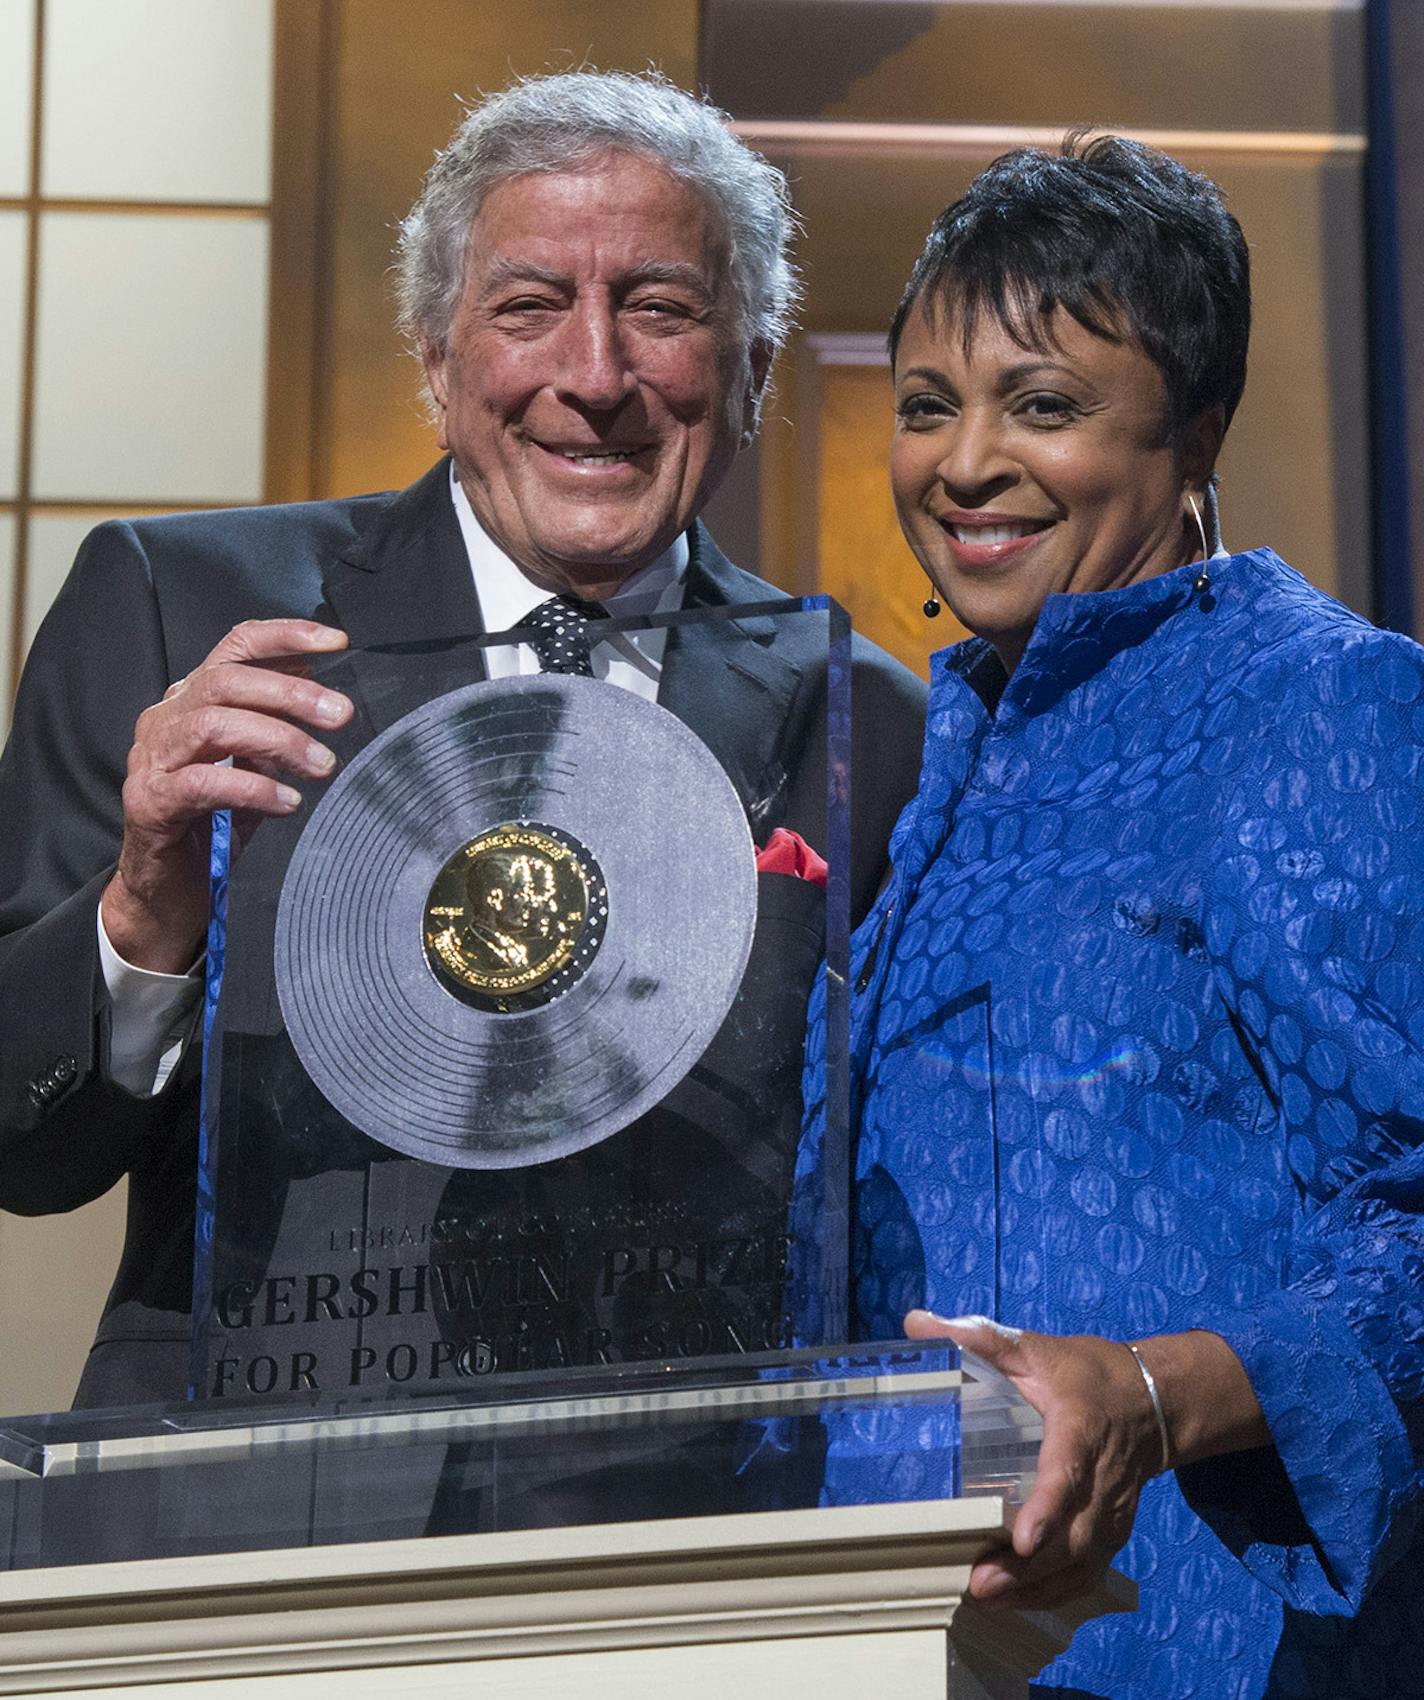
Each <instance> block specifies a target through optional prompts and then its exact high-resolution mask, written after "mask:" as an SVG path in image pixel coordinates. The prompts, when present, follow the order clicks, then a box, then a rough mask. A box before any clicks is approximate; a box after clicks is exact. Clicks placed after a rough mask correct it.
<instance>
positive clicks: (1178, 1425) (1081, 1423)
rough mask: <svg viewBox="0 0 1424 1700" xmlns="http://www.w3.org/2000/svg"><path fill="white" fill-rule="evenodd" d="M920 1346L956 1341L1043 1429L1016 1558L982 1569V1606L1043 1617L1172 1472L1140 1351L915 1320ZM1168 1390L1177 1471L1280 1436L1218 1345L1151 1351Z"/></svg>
mask: <svg viewBox="0 0 1424 1700" xmlns="http://www.w3.org/2000/svg"><path fill="white" fill-rule="evenodd" d="M905 1332H906V1334H908V1335H909V1337H910V1338H911V1339H912V1340H925V1339H932V1338H943V1337H945V1336H948V1337H949V1338H950V1339H952V1340H953V1341H954V1342H955V1344H956V1345H959V1346H962V1347H963V1348H964V1349H965V1351H968V1352H972V1353H973V1354H974V1355H975V1357H978V1358H982V1359H983V1360H984V1362H985V1363H987V1364H988V1365H990V1367H991V1368H993V1369H996V1370H997V1371H998V1372H999V1374H1000V1375H1002V1376H1004V1377H1006V1378H1007V1379H1008V1380H1009V1381H1011V1382H1013V1384H1014V1386H1015V1387H1016V1388H1017V1389H1018V1391H1019V1392H1020V1393H1021V1394H1022V1395H1023V1397H1024V1398H1025V1399H1026V1400H1027V1401H1028V1403H1029V1404H1030V1405H1032V1406H1033V1408H1034V1409H1035V1410H1036V1411H1037V1412H1038V1413H1039V1414H1040V1415H1041V1416H1042V1418H1043V1444H1042V1446H1041V1448H1040V1449H1039V1455H1038V1479H1037V1481H1036V1482H1035V1484H1034V1488H1033V1492H1032V1493H1031V1494H1030V1495H1029V1497H1028V1498H1027V1499H1026V1500H1025V1501H1024V1503H1023V1504H1022V1505H1021V1506H1020V1507H1019V1510H1018V1513H1017V1515H1016V1516H1015V1518H1014V1526H1013V1532H1012V1545H1011V1546H1010V1547H1009V1548H1007V1549H1005V1550H1003V1551H1000V1552H997V1553H994V1554H993V1555H991V1556H990V1557H988V1558H984V1559H981V1560H980V1562H979V1563H978V1564H976V1565H975V1566H974V1570H973V1573H972V1574H971V1576H970V1581H969V1592H970V1594H971V1595H972V1596H973V1597H974V1598H975V1599H978V1600H985V1601H989V1600H994V1601H1001V1602H1002V1603H1003V1604H1005V1605H1012V1606H1016V1607H1023V1608H1029V1609H1043V1608H1048V1607H1052V1606H1056V1605H1060V1604H1062V1603H1063V1601H1065V1600H1068V1599H1071V1598H1073V1596H1074V1595H1076V1594H1081V1593H1083V1592H1084V1591H1085V1590H1086V1589H1088V1588H1091V1587H1092V1586H1093V1584H1094V1583H1095V1582H1096V1581H1097V1580H1098V1578H1099V1577H1100V1576H1101V1575H1102V1574H1103V1572H1104V1571H1105V1570H1106V1569H1107V1567H1108V1565H1109V1564H1110V1563H1111V1562H1112V1558H1113V1555H1114V1554H1115V1553H1116V1552H1117V1551H1118V1550H1119V1548H1120V1547H1121V1546H1122V1545H1123V1543H1124V1542H1125V1541H1126V1540H1127V1537H1128V1536H1129V1535H1130V1534H1131V1533H1132V1523H1133V1519H1134V1517H1135V1516H1136V1515H1137V1501H1138V1496H1139V1495H1140V1494H1141V1492H1142V1488H1143V1486H1144V1484H1145V1483H1146V1482H1148V1481H1149V1480H1150V1479H1151V1478H1152V1477H1153V1476H1154V1475H1156V1474H1157V1473H1158V1472H1159V1471H1160V1470H1161V1469H1162V1468H1163V1464H1164V1458H1163V1437H1162V1430H1161V1428H1160V1427H1159V1425H1158V1421H1157V1414H1156V1411H1155V1410H1154V1408H1153V1403H1152V1397H1151V1395H1150V1393H1149V1392H1148V1389H1147V1383H1146V1380H1145V1378H1144V1376H1143V1374H1142V1371H1141V1369H1139V1367H1138V1364H1137V1361H1136V1360H1135V1359H1134V1357H1133V1355H1132V1352H1131V1351H1130V1350H1129V1348H1128V1347H1127V1346H1125V1345H1123V1344H1122V1343H1121V1342H1120V1341H1116V1340H1103V1339H1099V1338H1098V1337H1097V1336H1096V1335H1092V1334H1076V1335H1057V1334H1035V1333H1032V1332H1030V1331H1029V1330H1027V1329H1024V1330H1020V1329H1015V1328H1006V1327H1004V1326H1003V1325H1002V1324H1001V1323H997V1322H992V1321H990V1320H989V1319H988V1318H987V1317H977V1316H976V1317H940V1316H935V1315H933V1314H932V1313H931V1312H929V1311H924V1310H912V1311H911V1312H910V1314H909V1315H908V1316H907V1317H906V1318H905ZM1141 1350H1142V1354H1143V1360H1144V1362H1145V1363H1146V1364H1147V1365H1148V1367H1149V1369H1150V1370H1151V1372H1152V1375H1153V1379H1154V1380H1155V1381H1156V1383H1157V1386H1158V1389H1159V1396H1160V1398H1161V1400H1162V1403H1163V1407H1164V1411H1165V1420H1166V1424H1167V1431H1168V1435H1169V1437H1170V1438H1169V1445H1170V1452H1171V1457H1170V1462H1171V1463H1172V1464H1174V1465H1175V1464H1179V1463H1187V1462H1190V1461H1192V1460H1194V1459H1196V1458H1204V1457H1210V1456H1212V1455H1213V1454H1215V1453H1218V1452H1231V1451H1237V1450H1240V1449H1243V1448H1245V1447H1248V1446H1261V1445H1265V1444H1267V1443H1268V1442H1269V1439H1270V1436H1269V1434H1268V1432H1267V1430H1266V1427H1265V1422H1264V1419H1263V1418H1262V1416H1261V1410H1260V1406H1259V1405H1258V1404H1257V1403H1256V1399H1255V1395H1254V1394H1253V1393H1252V1391H1251V1387H1250V1383H1249V1382H1248V1381H1247V1380H1246V1374H1245V1371H1244V1370H1243V1369H1242V1367H1241V1364H1240V1361H1239V1359H1238V1358H1237V1357H1236V1355H1235V1353H1234V1352H1232V1350H1231V1348H1230V1347H1229V1346H1228V1345H1227V1344H1226V1342H1225V1341H1224V1340H1223V1339H1222V1338H1221V1337H1220V1336H1219V1335H1216V1334H1209V1333H1205V1332H1202V1331H1193V1332H1191V1333H1188V1334H1173V1335H1161V1336H1159V1337H1157V1338H1156V1339H1153V1340H1149V1341H1143V1342H1141Z"/></svg>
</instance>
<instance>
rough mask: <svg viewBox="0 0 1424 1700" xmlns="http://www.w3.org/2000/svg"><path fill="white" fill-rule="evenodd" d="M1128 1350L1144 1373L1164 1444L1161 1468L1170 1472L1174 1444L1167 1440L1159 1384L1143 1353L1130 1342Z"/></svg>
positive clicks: (1153, 1412) (1160, 1437)
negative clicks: (1144, 1360) (1143, 1359)
mask: <svg viewBox="0 0 1424 1700" xmlns="http://www.w3.org/2000/svg"><path fill="white" fill-rule="evenodd" d="M1127 1349H1128V1351H1129V1352H1131V1353H1132V1355H1133V1357H1134V1358H1136V1359H1137V1367H1138V1369H1140V1370H1141V1371H1142V1379H1143V1381H1144V1382H1145V1383H1146V1384H1147V1397H1148V1398H1149V1399H1150V1400H1151V1401H1152V1415H1153V1416H1154V1417H1156V1419H1157V1435H1158V1438H1159V1439H1160V1440H1161V1442H1162V1464H1161V1468H1162V1469H1163V1470H1164V1471H1165V1470H1170V1469H1171V1468H1172V1443H1171V1442H1170V1441H1169V1440H1168V1438H1167V1418H1166V1415H1165V1413H1164V1412H1163V1410H1162V1395H1161V1394H1160V1393H1159V1392H1158V1391H1157V1383H1156V1381H1155V1380H1154V1379H1153V1376H1152V1371H1151V1370H1150V1369H1148V1367H1147V1365H1146V1364H1145V1363H1143V1361H1142V1353H1141V1352H1139V1351H1138V1349H1137V1347H1136V1346H1134V1345H1132V1344H1131V1343H1130V1342H1129V1343H1128V1346H1127Z"/></svg>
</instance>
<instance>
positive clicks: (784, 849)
mask: <svg viewBox="0 0 1424 1700" xmlns="http://www.w3.org/2000/svg"><path fill="white" fill-rule="evenodd" d="M756 868H757V872H758V873H759V874H790V875H791V877H792V879H798V880H810V882H811V884H812V885H818V886H820V888H821V890H822V891H824V890H825V889H826V876H827V874H828V873H829V872H830V869H829V868H828V867H827V866H826V864H825V862H824V861H823V860H822V859H821V857H819V856H818V855H817V854H816V852H815V851H814V850H813V849H812V848H811V846H810V845H809V844H808V843H807V842H806V840H805V839H804V838H803V837H802V836H801V834H800V833H799V832H788V831H787V830H786V828H785V827H784V826H779V827H777V829H776V831H775V832H773V833H772V835H771V837H770V838H768V839H767V841H766V845H765V847H764V848H763V849H761V850H758V851H757V858H756Z"/></svg>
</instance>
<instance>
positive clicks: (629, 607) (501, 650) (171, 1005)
mask: <svg viewBox="0 0 1424 1700" xmlns="http://www.w3.org/2000/svg"><path fill="white" fill-rule="evenodd" d="M450 494H451V499H452V500H453V501H454V504H455V515H456V517H457V518H458V520H459V522H460V535H461V537H462V538H463V539H464V542H465V553H466V554H467V555H468V556H469V561H470V571H471V573H472V574H473V576H474V581H475V594H476V596H477V597H478V598H479V603H480V618H481V620H482V621H483V623H484V628H485V630H486V631H487V632H503V631H510V630H513V629H514V628H515V627H518V626H521V625H523V623H524V621H525V620H526V619H527V618H528V616H529V615H530V614H532V613H533V611H534V610H535V609H536V608H537V607H538V606H539V604H540V603H541V602H546V601H547V600H548V598H549V595H550V592H549V591H547V590H546V589H545V588H544V587H543V586H542V585H537V584H535V583H534V582H533V580H532V579H529V578H527V577H526V576H525V575H524V573H523V572H522V571H521V570H520V568H519V567H518V566H516V565H515V563H514V562H513V561H512V560H511V559H510V558H509V556H508V555H506V554H505V553H504V551H503V550H502V549H501V548H500V547H499V545H498V544H497V543H495V542H494V541H493V540H492V539H491V538H490V536H489V534H488V533H487V532H486V531H485V530H484V528H483V527H482V526H481V524H480V522H479V521H478V520H477V519H476V518H475V515H474V510H473V509H472V508H471V507H470V504H469V500H468V498H467V497H466V495H465V492H464V490H463V489H462V488H461V487H460V482H459V480H458V479H457V478H456V477H455V473H454V468H453V467H452V468H451V471H450ZM688 554H689V551H688V543H687V538H686V536H685V535H684V536H679V537H678V538H677V539H676V541H675V542H674V543H673V544H672V546H671V547H670V548H668V549H666V550H665V551H664V552H663V553H662V554H661V555H659V556H658V558H657V559H656V560H655V561H650V562H649V563H648V565H647V566H646V567H642V568H640V569H639V570H638V571H637V572H636V573H634V574H633V576H632V577H631V578H630V579H628V580H626V581H625V582H624V583H623V584H621V585H619V587H618V589H617V590H615V591H614V592H613V594H612V595H611V596H607V597H605V598H604V600H603V606H604V607H605V608H606V609H607V610H608V612H609V614H610V615H611V616H612V617H614V618H615V619H617V618H621V617H625V616H628V615H633V614H666V613H671V612H672V610H673V609H675V608H677V607H679V606H680V604H681V602H682V586H683V579H684V578H685V577H686V574H687V562H688ZM591 635H592V634H591ZM666 647H667V628H666V627H665V626H662V627H657V628H655V629H653V630H651V631H645V632H615V633H612V634H610V635H608V636H605V637H598V638H595V639H594V641H593V643H592V646H591V655H590V658H591V660H592V663H593V673H594V677H595V678H597V679H606V680H607V681H608V683H609V684H611V685H620V686H622V688H623V689H624V690H629V691H633V692H634V693H635V694H636V695H638V696H640V697H645V698H647V700H648V701H649V702H653V701H656V699H657V694H658V684H659V681H660V679H661V677H662V669H663V652H664V650H665V649H666ZM484 655H485V665H486V668H487V670H488V672H489V676H490V678H492V679H508V678H513V677H515V676H516V675H518V674H521V673H537V672H538V671H539V660H538V657H537V656H536V655H535V654H534V651H533V650H532V649H531V648H530V647H529V645H528V644H510V645H506V646H503V647H501V646H500V645H494V646H492V647H491V648H489V649H487V650H486V651H485V652H484ZM98 925H99V965H100V968H101V970H102V973H103V976H104V985H105V988H106V989H107V991H108V997H109V1006H110V1023H109V1068H108V1072H109V1078H110V1079H111V1080H112V1081H113V1082H114V1083H115V1084H116V1085H118V1086H122V1087H123V1088H124V1089H125V1090H126V1091H129V1092H132V1093H134V1094H135V1095H137V1096H140V1097H142V1096H145V1095H149V1094H152V1093H155V1092H161V1091H162V1090H163V1086H164V1084H165V1082H166V1081H167V1079H168V1077H169V1075H170V1074H171V1073H172V1072H173V1070H174V1068H175V1067H176V1066H177V1064H178V1061H179V1058H180V1057H181V1056H182V1055H183V1049H184V1047H185V1046H186V1045H187V1043H188V1041H189V1040H190V1039H191V1037H192V1035H193V1030H194V1027H195V1026H196V1023H197V1018H198V1004H199V1000H200V998H201V995H202V989H203V975H202V968H203V965H202V961H201V960H199V961H198V962H197V963H196V964H195V965H194V966H193V968H192V969H191V970H190V971H189V972H188V973H187V974H154V973H152V972H150V971H149V970H148V969H146V968H136V967H134V965H133V964H132V963H130V962H126V961H125V960H124V959H123V957H121V956H120V955H119V953H118V952H117V951H116V950H115V949H114V947H113V945H112V944H111V943H110V942H109V936H108V934H107V933H106V932H105V931H104V917H103V913H102V911H101V912H100V914H99V922H98Z"/></svg>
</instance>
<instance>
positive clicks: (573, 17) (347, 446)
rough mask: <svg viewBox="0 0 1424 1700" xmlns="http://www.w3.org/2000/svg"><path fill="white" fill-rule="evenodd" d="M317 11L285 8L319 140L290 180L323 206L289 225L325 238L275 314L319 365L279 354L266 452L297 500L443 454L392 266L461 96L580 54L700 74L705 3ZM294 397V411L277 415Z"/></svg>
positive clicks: (292, 64)
mask: <svg viewBox="0 0 1424 1700" xmlns="http://www.w3.org/2000/svg"><path fill="white" fill-rule="evenodd" d="M317 10H318V8H317V7H316V6H315V5H312V6H310V7H309V11H308V16H307V17H306V18H305V19H302V18H300V17H299V18H294V19H292V20H290V23H289V29H290V33H289V34H288V35H286V36H285V37H282V38H279V46H278V51H279V78H280V79H281V80H282V81H283V82H284V83H285V84H286V86H287V90H288V94H287V98H286V99H285V100H284V99H283V98H282V96H281V95H280V94H279V106H280V107H281V108H282V110H284V111H285V112H287V114H288V115H289V118H290V120H291V122H292V123H293V124H294V125H296V127H297V131H298V139H299V143H300V148H304V149H306V150H308V152H307V156H306V157H307V167H306V169H307V171H308V177H307V179H306V180H305V182H304V183H303V181H301V180H300V177H299V172H298V169H297V166H296V165H295V164H294V166H293V168H292V172H291V174H290V175H289V177H288V178H287V179H286V180H287V181H288V182H289V183H291V184H292V186H293V188H294V190H295V191H296V192H297V193H298V194H300V193H301V192H302V190H303V189H305V193H306V195H307V196H308V197H309V201H310V206H311V213H310V216H309V218H308V220H307V223H306V225H305V226H303V224H302V222H301V220H300V219H298V220H297V221H296V228H295V230H293V227H292V225H291V224H289V225H288V226H287V228H288V229H289V230H292V233H293V235H294V237H295V239H296V240H298V241H300V240H301V239H302V233H303V229H307V230H311V231H312V232H314V235H315V251H314V252H312V253H310V254H309V256H308V259H307V262H306V265H305V267H303V266H301V265H295V266H294V267H293V270H292V272H291V274H289V275H287V279H286V283H285V286H284V294H283V297H282V299H281V300H280V301H276V300H274V304H273V306H274V313H273V316H274V321H275V320H276V318H277V317H278V316H279V315H280V314H287V313H289V314H291V315H292V321H293V323H294V325H296V326H297V327H303V326H309V327H310V328H309V331H308V332H307V334H306V341H307V349H306V358H307V360H308V361H309V362H310V364H309V365H308V367H307V369H306V370H307V372H314V384H313V383H312V382H311V381H310V380H309V379H308V378H307V376H306V372H304V370H303V365H302V353H303V351H302V348H301V347H300V346H299V344H300V340H301V339H300V337H297V338H296V339H294V341H295V342H296V343H297V344H298V346H294V348H293V350H292V351H291V354H290V355H289V356H287V357H285V358H284V360H283V365H284V367H285V368H286V369H287V370H288V371H289V373H290V384H291V396H290V404H289V403H288V402H287V401H286V400H284V398H283V395H282V394H281V392H280V391H274V405H273V415H274V417H273V427H272V437H271V442H272V444H273V453H272V454H271V455H269V462H268V476H269V483H270V486H271V492H272V494H274V495H276V494H279V493H280V494H281V495H283V496H287V497H292V496H298V495H306V496H325V495H336V494H343V493H349V492H353V491H358V490H369V489H381V488H385V487H389V486H392V485H397V484H402V483H405V482H407V481H408V480H410V479H411V478H414V477H415V476H417V475H418V474H419V473H420V472H422V471H423V470H424V469H425V468H426V467H427V466H428V465H429V464H430V462H431V459H432V458H433V455H434V453H435V448H434V440H433V437H432V435H431V431H430V428H429V426H428V424H427V423H426V420H425V417H424V414H423V411H422V407H421V401H420V388H419V374H418V371H417V368H416V365H415V362H414V361H413V360H412V359H411V358H410V356H409V355H408V354H407V353H406V351H405V349H404V348H403V346H402V344H401V341H400V339H399V337H398V336H397V335H396V332H395V330H394V328H393V326H392V322H391V321H392V316H393V304H392V299H391V292H390V284H389V272H390V264H391V251H392V247H393V243H394V236H395V226H396V224H397V222H398V220H399V219H400V218H401V217H402V216H403V215H404V213H405V212H406V211H407V209H408V208H409V206H410V204H411V202H412V201H413V200H414V199H415V196H416V194H417V193H418V192H419V188H420V180H421V177H422V176H423V174H424V172H425V171H426V169H427V167H428V166H429V164H430V161H431V159H432V157H433V155H434V153H435V151H436V150H437V149H438V148H439V147H441V146H443V144H444V143H445V142H446V141H447V140H448V138H449V136H450V134H451V132H452V131H453V129H454V127H455V125H456V122H457V121H458V119H459V116H460V107H459V102H460V100H461V99H464V100H467V101H468V100H473V99H474V98H475V97H477V96H478V95H479V93H480V91H481V90H493V89H497V88H500V87H502V86H503V85H504V84H505V83H507V82H508V81H509V80H510V78H511V77H512V76H514V75H516V74H518V75H527V74H530V73H533V72H537V71H541V70H551V69H563V68H567V67H568V66H571V65H578V64H581V63H584V62H587V63H589V64H592V65H596V66H598V67H599V68H600V69H604V70H617V69H629V70H640V69H643V68H644V67H646V66H647V65H648V64H649V63H655V64H658V65H660V66H661V67H662V68H663V70H665V71H666V72H667V74H668V75H669V76H670V77H672V78H673V79H674V80H675V81H677V82H679V83H682V84H684V85H690V84H692V83H694V82H695V80H696V58H697V5H696V0H658V3H657V4H656V5H652V6H640V7H636V8H631V9H623V8H618V7H611V6H607V5H605V4H602V3H600V0H538V3H537V4H533V3H531V4H526V5H520V6H511V5H509V4H507V3H506V0H416V3H415V4H407V5H400V6H392V5H391V4H389V0H320V11H321V13H322V15H323V16H322V19H320V20H319V19H317V18H316V17H315V16H313V15H312V14H314V13H315V12H316V11H317ZM314 61H315V63H316V66H317V71H318V75H317V76H316V77H315V78H313V74H312V67H313V62H314ZM293 91H295V92H293ZM313 120H314V122H313ZM313 132H315V133H313ZM300 148H299V149H298V151H300ZM312 149H315V150H316V151H315V152H312V151H310V150H312ZM304 274H305V284H304V282H303V276H304ZM304 290H305V298H304ZM289 405H290V417H289V418H287V419H285V420H283V419H281V418H279V417H278V416H279V415H281V414H282V413H283V411H284V410H285V409H287V408H288V406H289Z"/></svg>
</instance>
